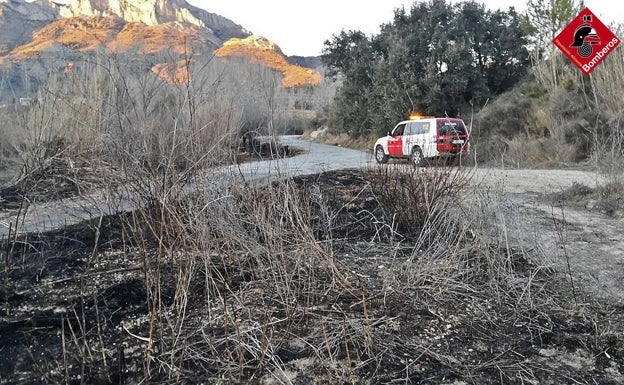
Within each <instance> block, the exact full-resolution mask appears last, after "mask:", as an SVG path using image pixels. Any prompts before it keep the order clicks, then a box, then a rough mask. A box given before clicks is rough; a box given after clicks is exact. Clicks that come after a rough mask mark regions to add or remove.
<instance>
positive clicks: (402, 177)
mask: <svg viewBox="0 0 624 385" xmlns="http://www.w3.org/2000/svg"><path fill="white" fill-rule="evenodd" d="M469 181H470V171H469V170H467V169H463V168H453V167H433V168H407V169H406V168H403V167H400V166H399V167H396V168H392V167H379V168H375V169H373V170H372V177H371V187H372V190H373V192H374V193H375V195H376V196H377V197H378V199H379V201H380V203H381V205H382V206H383V207H384V208H385V210H386V221H388V222H392V223H394V225H395V226H396V228H397V229H398V230H399V231H400V232H402V233H405V234H410V233H414V232H416V233H418V232H419V231H420V229H421V227H422V226H423V225H424V224H425V223H426V222H427V221H431V220H432V219H433V218H435V217H436V216H437V215H438V214H439V213H440V212H442V211H444V210H445V209H446V208H447V207H449V205H457V206H459V205H460V204H461V202H462V201H463V200H464V198H465V197H464V196H463V194H464V193H465V188H466V187H467V185H468V182H469Z"/></svg>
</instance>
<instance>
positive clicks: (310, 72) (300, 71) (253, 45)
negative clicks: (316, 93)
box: [215, 35, 322, 87]
mask: <svg viewBox="0 0 624 385" xmlns="http://www.w3.org/2000/svg"><path fill="white" fill-rule="evenodd" d="M215 55H216V56H217V57H242V58H246V59H248V60H250V61H252V62H254V63H259V64H262V65H264V66H267V67H269V68H273V69H275V70H277V71H280V72H281V73H282V74H283V75H284V76H283V78H282V86H284V87H301V86H315V85H318V84H320V83H321V80H322V79H321V74H320V73H319V72H318V71H316V70H314V69H311V68H305V67H302V66H300V65H297V64H293V63H291V62H289V61H288V60H287V58H286V57H285V56H284V54H283V53H282V51H281V50H280V48H279V47H278V46H277V45H275V44H274V43H273V42H271V41H269V40H267V39H265V38H263V37H261V36H256V35H252V36H249V37H247V38H245V39H239V38H232V39H230V40H228V41H226V42H225V43H224V44H223V46H222V47H221V48H219V49H217V50H216V51H215Z"/></svg>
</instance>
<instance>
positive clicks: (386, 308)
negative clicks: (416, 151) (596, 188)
mask: <svg viewBox="0 0 624 385" xmlns="http://www.w3.org/2000/svg"><path fill="white" fill-rule="evenodd" d="M496 175H497V176H499V177H500V178H499V177H493V178H489V179H486V178H484V177H482V176H480V175H479V174H474V172H467V171H466V170H460V169H457V168H445V167H439V168H435V167H434V168H429V169H412V168H403V167H392V166H390V167H382V168H377V167H372V168H369V169H358V170H344V171H335V172H327V173H323V174H318V175H312V176H306V177H297V178H294V179H291V180H286V181H282V182H276V183H274V184H272V185H270V186H264V187H255V188H251V187H246V186H244V185H232V186H230V188H229V193H228V194H227V195H225V196H224V195H218V196H214V195H211V194H213V192H210V191H205V192H201V193H197V194H195V195H193V196H189V197H187V198H186V199H184V201H178V202H172V203H170V204H169V205H168V206H163V205H162V204H160V205H155V206H152V207H149V208H147V209H144V210H137V211H135V212H131V213H126V214H122V215H119V216H112V217H106V218H101V219H95V220H93V221H89V222H83V223H80V224H78V225H74V226H70V227H66V228H64V229H61V230H56V231H53V232H48V233H43V234H29V235H24V236H20V237H16V238H13V239H8V240H7V239H4V240H3V241H2V243H1V244H0V250H1V251H0V255H1V256H2V258H1V262H0V263H1V267H2V269H1V271H2V272H1V276H2V278H1V281H2V284H1V285H0V312H1V314H2V317H1V318H0V373H2V375H1V376H0V383H2V384H18V383H19V384H21V383H35V384H36V383H76V384H78V383H102V384H119V383H125V384H138V383H147V382H149V383H185V384H191V383H192V384H195V383H206V384H208V383H210V384H213V383H214V384H230V383H232V384H238V383H258V384H328V383H329V384H343V383H356V384H392V383H402V384H457V385H459V384H494V383H498V384H527V383H528V384H603V385H606V384H622V383H624V376H623V373H624V333H623V332H622V331H623V330H624V311H623V310H624V305H623V304H622V302H621V301H619V300H618V297H617V296H614V295H611V294H613V292H612V291H609V290H607V292H606V293H607V294H606V295H596V292H595V291H592V290H591V285H588V284H586V283H587V282H583V281H582V280H580V278H579V276H580V275H582V271H583V270H584V269H585V267H583V265H581V264H580V263H577V262H578V261H579V260H584V261H586V262H587V263H589V262H590V260H591V257H593V255H591V254H590V255H588V256H586V257H583V256H581V255H580V254H582V253H585V252H587V253H590V252H591V250H590V249H578V250H579V251H578V252H577V251H576V250H577V248H575V247H572V246H570V245H575V244H573V243H572V244H569V243H567V242H568V241H569V240H570V239H572V242H581V241H579V240H578V239H577V236H578V234H577V233H576V232H575V231H580V230H578V226H581V224H578V223H576V222H575V221H577V220H578V219H577V218H572V221H571V222H569V223H568V221H570V216H567V217H565V218H561V216H560V215H559V216H558V214H556V213H550V214H545V213H546V211H544V210H543V209H542V208H541V207H539V206H538V205H536V204H533V203H532V202H536V201H539V202H542V203H544V204H546V206H548V204H547V203H546V202H553V201H552V200H551V201H548V200H547V198H548V197H547V195H546V194H547V193H548V192H552V190H556V189H557V188H551V190H550V191H545V190H544V189H538V190H539V191H535V192H533V191H528V192H527V190H526V189H525V188H523V187H522V186H525V187H527V186H529V185H530V186H535V183H536V182H535V180H539V178H534V182H533V183H529V182H527V181H526V180H520V181H517V182H515V184H514V185H515V186H517V189H516V190H512V191H511V192H510V190H509V189H499V187H500V186H501V185H507V186H508V185H509V184H510V183H507V182H506V181H509V180H510V179H508V177H506V176H505V175H508V174H506V173H505V172H504V171H500V174H496ZM533 175H534V176H535V174H533ZM511 179H513V177H512V178H511ZM481 182H483V183H481ZM486 182H487V183H486ZM528 206H532V208H531V210H529V209H527V207H528ZM555 207H557V206H555ZM566 210H568V208H565V209H564V211H563V212H564V213H565V212H566ZM575 210H576V209H575ZM579 212H581V211H579ZM587 215H591V216H595V217H592V218H594V219H595V220H596V221H597V220H598V219H599V218H598V217H599V216H600V215H604V214H602V213H596V212H594V213H589V214H587ZM531 218H532V219H531ZM605 220H606V221H609V220H610V219H609V218H608V217H604V218H603V219H602V220H601V221H603V222H604V221H605ZM611 225H613V226H615V228H614V229H613V230H609V231H613V232H615V231H616V229H617V228H619V229H621V225H619V226H620V227H617V226H618V225H617V224H616V223H611ZM583 226H592V225H591V224H583ZM583 228H585V229H589V228H588V227H583ZM588 231H590V230H588ZM559 234H564V235H566V236H567V238H559ZM609 234H611V233H609ZM614 234H615V233H614ZM595 236H596V237H597V238H594V239H593V241H592V242H593V243H594V244H598V245H600V244H602V242H616V240H610V239H611V238H610V236H611V235H609V236H607V237H606V238H604V239H603V238H601V237H600V235H599V234H595ZM558 240H561V242H559V243H558ZM618 240H619V238H618ZM605 244H606V243H605ZM562 247H564V248H566V247H567V254H566V253H564V252H562V251H561V250H562ZM594 254H595V253H594ZM574 258H579V259H578V260H576V259H574ZM604 259H605V260H606V259H607V256H606V254H605V256H604ZM566 261H567V263H566ZM613 262H614V263H615V261H613ZM566 266H568V267H569V268H566ZM595 268H599V266H595ZM620 268H621V266H620ZM609 269H611V267H609ZM612 288H613V287H612Z"/></svg>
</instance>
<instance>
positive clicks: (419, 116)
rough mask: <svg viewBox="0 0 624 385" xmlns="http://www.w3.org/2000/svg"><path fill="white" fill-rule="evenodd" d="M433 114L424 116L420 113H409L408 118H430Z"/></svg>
mask: <svg viewBox="0 0 624 385" xmlns="http://www.w3.org/2000/svg"><path fill="white" fill-rule="evenodd" d="M431 118H433V116H424V115H420V114H410V115H409V120H420V119H431Z"/></svg>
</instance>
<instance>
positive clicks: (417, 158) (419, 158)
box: [410, 147, 425, 167]
mask: <svg viewBox="0 0 624 385" xmlns="http://www.w3.org/2000/svg"><path fill="white" fill-rule="evenodd" d="M410 161H411V162H412V164H413V165H414V166H415V167H420V166H422V165H423V164H424V163H425V157H424V156H423V153H422V150H421V149H420V147H414V148H413V149H412V153H411V154H410Z"/></svg>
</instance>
